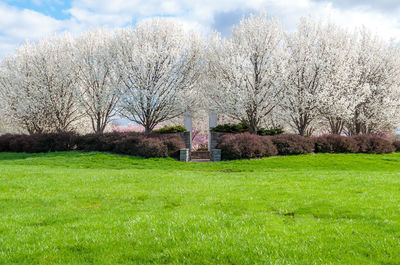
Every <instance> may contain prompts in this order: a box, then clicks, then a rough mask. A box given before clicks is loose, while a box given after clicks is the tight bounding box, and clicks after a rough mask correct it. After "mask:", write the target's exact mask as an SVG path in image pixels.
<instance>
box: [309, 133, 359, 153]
mask: <svg viewBox="0 0 400 265" xmlns="http://www.w3.org/2000/svg"><path fill="white" fill-rule="evenodd" d="M314 143H315V152H316V153H357V152H358V149H359V148H358V145H357V142H356V141H355V140H354V139H353V138H351V137H346V136H340V135H337V134H327V135H322V136H319V137H316V138H314Z"/></svg>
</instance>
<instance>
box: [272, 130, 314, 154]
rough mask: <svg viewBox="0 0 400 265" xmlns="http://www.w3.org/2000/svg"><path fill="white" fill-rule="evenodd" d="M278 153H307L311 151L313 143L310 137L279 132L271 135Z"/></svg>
mask: <svg viewBox="0 0 400 265" xmlns="http://www.w3.org/2000/svg"><path fill="white" fill-rule="evenodd" d="M271 140H272V143H273V144H274V145H275V146H276V149H277V150H278V153H279V155H298V154H308V153H311V152H312V151H313V148H314V143H313V140H312V139H310V138H306V137H303V136H300V135H297V134H280V135H275V136H272V137H271Z"/></svg>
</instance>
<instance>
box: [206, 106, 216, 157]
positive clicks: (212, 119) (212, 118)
mask: <svg viewBox="0 0 400 265" xmlns="http://www.w3.org/2000/svg"><path fill="white" fill-rule="evenodd" d="M217 123H218V115H217V112H216V111H215V110H210V112H209V113H208V151H211V128H212V127H215V126H217Z"/></svg>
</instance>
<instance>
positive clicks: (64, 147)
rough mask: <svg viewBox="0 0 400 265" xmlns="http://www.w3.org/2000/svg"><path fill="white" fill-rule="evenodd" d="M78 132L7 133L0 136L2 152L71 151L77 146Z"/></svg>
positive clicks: (0, 149)
mask: <svg viewBox="0 0 400 265" xmlns="http://www.w3.org/2000/svg"><path fill="white" fill-rule="evenodd" d="M75 140H76V134H75V133H72V132H65V133H47V134H32V135H25V134H6V135H3V136H1V137H0V152H26V153H43V152H55V151H70V150H72V149H74V147H75Z"/></svg>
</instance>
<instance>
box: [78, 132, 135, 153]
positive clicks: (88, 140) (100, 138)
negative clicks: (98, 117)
mask: <svg viewBox="0 0 400 265" xmlns="http://www.w3.org/2000/svg"><path fill="white" fill-rule="evenodd" d="M128 135H133V133H119V132H112V133H104V134H101V133H99V134H98V133H93V134H87V135H82V136H79V137H78V140H77V141H76V145H77V150H82V151H86V152H91V151H99V152H113V151H114V149H115V144H116V142H117V141H118V140H121V139H123V138H124V137H126V136H128Z"/></svg>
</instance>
